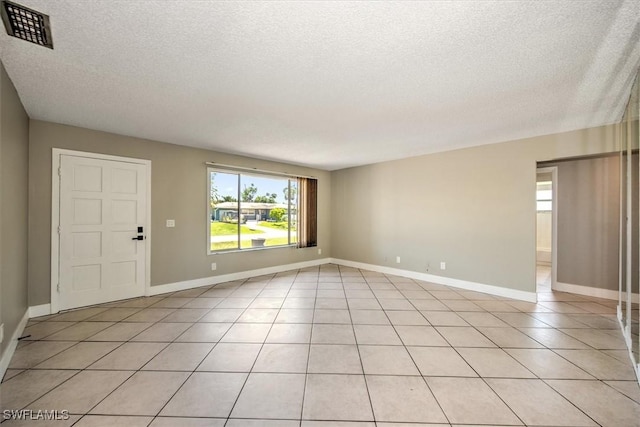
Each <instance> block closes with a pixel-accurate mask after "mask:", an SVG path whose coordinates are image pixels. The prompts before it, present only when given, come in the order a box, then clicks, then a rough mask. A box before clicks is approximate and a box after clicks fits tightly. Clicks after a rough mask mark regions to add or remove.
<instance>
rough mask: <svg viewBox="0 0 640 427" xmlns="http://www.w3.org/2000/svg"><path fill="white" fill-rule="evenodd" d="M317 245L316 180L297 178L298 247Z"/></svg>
mask: <svg viewBox="0 0 640 427" xmlns="http://www.w3.org/2000/svg"><path fill="white" fill-rule="evenodd" d="M317 244H318V180H316V179H312V178H298V247H299V248H308V247H311V246H316V245H317Z"/></svg>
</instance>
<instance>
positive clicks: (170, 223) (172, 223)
mask: <svg viewBox="0 0 640 427" xmlns="http://www.w3.org/2000/svg"><path fill="white" fill-rule="evenodd" d="M175 226H176V220H175V219H168V220H167V227H168V228H173V227H175Z"/></svg>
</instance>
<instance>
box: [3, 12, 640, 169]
mask: <svg viewBox="0 0 640 427" xmlns="http://www.w3.org/2000/svg"><path fill="white" fill-rule="evenodd" d="M14 1H16V0H14ZM17 1H18V2H19V3H22V4H24V5H25V6H28V7H31V8H34V9H36V10H39V11H42V12H44V13H46V14H48V15H50V18H51V27H52V31H53V42H54V47H55V49H54V50H50V49H46V48H43V47H40V46H36V45H33V44H30V43H27V42H24V41H21V40H18V39H15V38H12V37H9V36H7V35H6V33H4V32H3V33H2V34H0V58H1V59H2V61H3V63H4V64H5V67H6V69H7V72H8V73H9V75H10V77H11V78H12V80H13V82H14V84H15V86H16V88H17V90H18V93H19V94H20V97H21V99H22V102H23V103H24V106H25V108H26V110H27V112H28V114H29V116H30V117H31V118H33V119H38V120H46V121H51V122H57V123H64V124H70V125H75V126H81V127H85V128H90V129H97V130H103V131H108V132H114V133H118V134H123V135H131V136H137V137H142V138H149V139H154V140H159V141H166V142H171V143H175V144H181V145H188V146H194V147H204V148H210V149H214V150H218V151H223V152H228V153H236V154H243V155H248V156H252V157H257V158H264V159H270V160H278V161H283V162H287V163H293V164H299V165H306V166H312V167H317V168H322V169H328V170H334V169H340V168H344V167H349V166H355V165H362V164H368V163H374V162H380V161H384V160H390V159H397V158H403V157H409V156H415V155H419V154H426V153H432V152H437V151H444V150H451V149H455V148H460V147H467V146H473V145H480V144H487V143H493V142H501V141H508V140H513V139H519V138H525V137H531V136H536V135H544V134H550V133H556V132H561V131H567V130H573V129H580V128H587V127H593V126H599V125H603V124H609V123H613V122H615V121H617V120H619V119H620V117H621V115H622V111H623V109H624V105H625V103H626V99H625V98H626V97H627V96H628V93H629V89H630V84H631V82H632V77H633V74H635V69H636V68H637V67H638V65H639V63H640V45H639V41H638V40H639V34H640V29H639V28H640V27H639V20H640V2H638V1H636V0H629V1H624V0H620V1H614V0H610V1H586V0H585V1H457V2H454V1H430V2H363V1H359V2H328V1H327V2H291V1H287V2H274V1H271V2H217V1H216V2H214V1H169V0H159V1H142V0H137V1H136V0H129V1H116V0H111V1H107V0H90V1H87V0H75V1H70V0H56V1H51V0H17ZM212 160H213V159H212Z"/></svg>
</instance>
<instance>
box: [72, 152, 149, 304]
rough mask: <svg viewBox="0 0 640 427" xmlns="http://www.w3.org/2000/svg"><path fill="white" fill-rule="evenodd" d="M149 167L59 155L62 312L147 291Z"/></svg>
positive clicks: (138, 294)
mask: <svg viewBox="0 0 640 427" xmlns="http://www.w3.org/2000/svg"><path fill="white" fill-rule="evenodd" d="M146 180H147V170H146V165H144V164H136V163H128V162H119V161H113V160H103V159H93V158H88V157H77V156H72V155H61V156H60V231H59V237H60V239H59V244H60V249H59V254H60V258H59V262H60V268H59V274H60V277H59V284H60V291H59V292H60V295H59V305H60V307H59V308H60V309H61V310H65V309H69V308H75V307H82V306H87V305H92V304H98V303H103V302H108V301H115V300H119V299H124V298H132V297H137V296H141V295H144V290H145V280H146V277H145V275H146V271H145V269H146V250H147V241H146V240H133V239H134V238H135V237H136V236H138V232H137V230H138V227H143V229H144V230H146V229H147V224H146V218H147V209H148V207H147V194H146V191H147V182H146Z"/></svg>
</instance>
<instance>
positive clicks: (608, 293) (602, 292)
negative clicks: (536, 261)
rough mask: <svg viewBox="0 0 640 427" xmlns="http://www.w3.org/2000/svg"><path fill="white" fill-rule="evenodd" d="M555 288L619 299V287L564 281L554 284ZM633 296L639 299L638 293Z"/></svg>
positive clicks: (589, 295)
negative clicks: (584, 284)
mask: <svg viewBox="0 0 640 427" xmlns="http://www.w3.org/2000/svg"><path fill="white" fill-rule="evenodd" d="M553 290H554V291H560V292H571V293H572V294H578V295H584V296H588V297H594V298H604V299H612V300H617V299H618V297H619V295H618V290H617V289H615V290H612V289H600V288H592V287H591V286H582V285H574V284H571V283H562V282H556V283H555V284H554V285H553ZM632 298H635V299H636V300H638V298H639V296H638V294H632Z"/></svg>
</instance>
